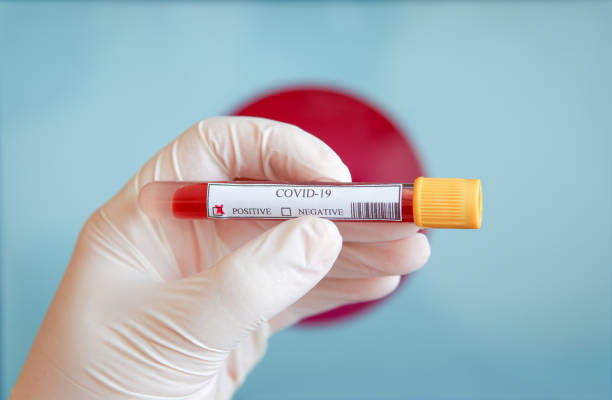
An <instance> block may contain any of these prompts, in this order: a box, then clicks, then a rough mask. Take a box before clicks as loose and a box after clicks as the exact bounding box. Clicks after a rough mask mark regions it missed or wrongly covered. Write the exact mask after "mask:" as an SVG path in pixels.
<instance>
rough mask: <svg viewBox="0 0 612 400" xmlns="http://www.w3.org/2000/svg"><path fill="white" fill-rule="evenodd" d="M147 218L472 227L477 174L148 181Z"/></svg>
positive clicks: (477, 221) (476, 220)
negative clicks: (409, 178) (398, 179)
mask: <svg viewBox="0 0 612 400" xmlns="http://www.w3.org/2000/svg"><path fill="white" fill-rule="evenodd" d="M138 201H139V205H140V207H141V209H142V210H143V211H144V212H145V213H146V214H147V215H149V216H150V217H153V218H180V219H216V220H223V219H273V220H284V219H290V218H297V217H300V216H303V215H314V216H318V217H323V218H328V219H331V220H334V221H359V222H367V221H379V222H380V221H384V222H414V223H415V224H416V225H418V226H419V227H423V228H458V229H478V228H480V225H481V221H482V186H481V183H480V180H479V179H456V178H425V177H419V178H417V179H416V180H415V182H414V183H355V182H351V183H330V182H304V183H289V182H269V181H232V182H152V183H149V184H147V185H145V186H144V187H143V188H142V189H141V191H140V195H139V199H138Z"/></svg>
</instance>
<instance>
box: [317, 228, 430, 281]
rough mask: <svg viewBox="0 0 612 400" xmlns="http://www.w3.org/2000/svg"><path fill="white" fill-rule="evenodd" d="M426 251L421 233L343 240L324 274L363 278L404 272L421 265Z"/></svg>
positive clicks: (424, 237) (427, 254)
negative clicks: (368, 240) (365, 240)
mask: <svg viewBox="0 0 612 400" xmlns="http://www.w3.org/2000/svg"><path fill="white" fill-rule="evenodd" d="M429 254H430V248H429V242H428V240H427V237H426V236H425V235H423V234H422V233H416V234H413V235H411V236H409V237H406V238H402V239H397V240H389V241H384V242H373V243H362V242H348V243H347V242H344V245H343V246H342V251H341V252H340V255H339V256H338V259H337V260H336V263H335V264H334V266H333V268H332V269H331V271H330V272H329V273H328V274H327V276H328V277H332V278H365V277H376V276H388V275H405V274H408V273H411V272H414V271H416V270H417V269H419V268H421V267H422V266H423V265H424V264H425V262H427V259H428V258H429Z"/></svg>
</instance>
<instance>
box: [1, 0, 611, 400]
mask: <svg viewBox="0 0 612 400" xmlns="http://www.w3.org/2000/svg"><path fill="white" fill-rule="evenodd" d="M0 46H1V47H0V68H1V69H0V119H1V125H0V129H1V130H0V135H1V160H2V165H1V173H2V175H1V178H2V179H1V184H2V198H1V202H2V203H1V204H2V213H1V215H0V218H1V226H2V231H1V245H2V247H1V256H2V397H3V398H6V397H7V396H8V392H9V389H10V387H11V386H12V385H13V383H14V381H15V379H16V377H17V375H18V372H19V369H20V368H21V365H22V363H23V360H24V359H25V356H26V354H27V352H28V348H29V346H30V344H31V342H32V340H33V338H34V336H35V334H36V330H37V328H38V326H39V324H40V322H41V320H42V318H43V316H44V313H45V310H46V308H47V306H48V304H49V302H50V300H51V298H52V296H53V292H54V290H55V288H56V286H57V284H58V282H59V280H60V278H61V276H62V273H63V270H64V268H65V266H66V264H67V262H68V260H69V257H70V254H71V251H72V247H73V245H74V242H75V239H76V237H77V234H78V231H79V228H80V226H81V225H82V224H83V222H84V221H85V219H86V218H87V216H88V214H89V213H90V212H92V211H93V210H94V209H96V208H97V207H98V206H99V205H100V204H101V203H103V202H104V201H106V199H108V198H109V197H110V196H112V195H113V194H114V193H115V192H116V191H117V190H118V189H119V188H120V187H121V186H122V185H123V183H124V182H126V181H127V180H128V179H129V177H130V176H131V175H132V174H133V173H134V172H135V171H136V170H137V169H138V167H139V166H140V165H141V164H142V163H143V162H145V161H146V160H147V159H148V158H149V157H150V156H151V155H152V154H154V153H155V152H156V151H157V150H158V149H159V148H161V147H162V146H163V145H164V144H165V143H167V142H168V141H170V140H171V139H172V138H173V137H174V136H176V135H177V134H179V133H180V132H182V130H184V129H185V128H187V127H188V126H189V125H190V124H192V123H193V122H195V121H196V120H198V119H200V118H203V117H206V116H211V115H218V114H223V113H227V112H228V111H229V110H231V109H232V108H234V107H235V106H236V105H238V104H240V103H241V102H242V101H244V100H246V99H248V98H250V97H251V96H253V95H255V94H258V93H260V92H261V91H262V90H267V89H272V88H278V87H279V86H282V85H284V84H295V83H305V82H306V83H308V82H313V83H322V84H332V85H335V86H339V87H344V88H347V89H349V90H352V91H355V92H357V93H359V94H361V95H363V96H366V97H367V98H369V99H371V100H372V101H374V102H376V103H377V104H379V105H381V106H382V107H384V108H385V109H386V110H387V111H388V112H389V113H390V114H391V115H392V116H393V117H394V118H395V119H396V120H397V121H399V122H400V123H401V124H402V125H403V126H404V127H406V128H407V129H409V130H410V131H411V132H412V136H411V139H412V140H413V142H414V143H415V145H416V146H417V148H418V149H419V151H420V154H421V156H422V159H423V161H424V163H425V167H426V170H427V171H428V172H429V173H430V174H431V175H433V176H459V177H481V178H482V179H483V182H484V196H485V197H484V227H483V229H481V230H480V231H474V232H472V231H470V232H468V231H439V232H435V233H434V234H433V235H432V238H431V239H432V248H433V254H432V257H431V260H430V262H429V264H428V265H427V267H426V268H425V269H423V270H422V271H420V272H419V273H418V274H416V275H415V276H414V279H413V280H412V281H411V283H410V284H409V285H408V286H406V287H404V288H403V289H404V290H402V291H401V292H400V293H399V294H398V295H397V296H395V297H393V298H392V299H391V301H389V302H388V303H386V304H385V305H384V306H382V307H380V308H378V309H376V311H375V312H373V313H370V314H369V315H367V316H365V317H363V318H360V319H357V320H354V321H352V322H350V323H346V324H343V325H339V326H334V327H330V328H323V329H294V330H289V331H287V332H283V333H281V334H279V335H277V336H275V337H274V338H273V339H272V341H271V347H270V350H269V353H268V355H267V358H266V359H265V360H264V361H263V362H262V363H261V365H260V366H259V367H258V368H257V369H256V371H255V372H254V373H253V374H252V376H251V377H250V378H249V379H248V381H247V383H246V385H245V386H244V387H243V389H242V390H241V391H240V392H239V395H238V396H237V397H238V398H239V399H247V398H249V399H262V398H276V399H285V398H300V399H307V398H328V399H331V398H336V399H338V398H341V399H366V398H368V399H381V398H398V399H399V398H402V399H403V398H415V399H416V398H418V399H442V398H444V399H608V398H610V395H611V373H612V371H611V365H612V364H611V361H612V360H611V346H610V344H611V333H612V332H611V322H612V319H611V318H612V313H611V297H610V292H611V287H612V286H611V284H612V282H611V276H610V267H611V264H612V259H611V256H612V252H611V251H610V244H611V243H612V213H611V211H612V196H611V194H612V193H611V188H612V161H611V152H612V139H611V138H612V5H611V3H610V2H576V3H572V2H536V3H531V2H509V3H503V2H498V3H487V2H473V3H472V2H434V3H426V2H416V3H410V2H405V3H403V2H389V3H382V4H381V3H377V2H371V3H360V4H352V3H348V2H340V3H335V4H327V3H323V2H315V3H310V4H306V3H289V4H281V3H277V2H272V3H264V4H255V3H239V2H232V3H227V4H224V5H218V4H216V3H210V2H202V3H199V2H183V3H175V4H166V3H162V2H155V3H152V4H148V3H145V2H135V3H129V4H123V3H121V2H101V3H96V2H87V3H85V4H79V3H76V2H74V3H73V2H68V3H33V2H32V3H30V2H26V3H21V4H17V3H3V4H0ZM347 117H350V116H347Z"/></svg>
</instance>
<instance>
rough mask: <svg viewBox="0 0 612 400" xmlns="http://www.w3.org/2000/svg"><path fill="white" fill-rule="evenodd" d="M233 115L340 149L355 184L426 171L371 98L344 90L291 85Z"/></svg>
mask: <svg viewBox="0 0 612 400" xmlns="http://www.w3.org/2000/svg"><path fill="white" fill-rule="evenodd" d="M233 114H234V115H244V116H253V117H262V118H269V119H274V120H277V121H282V122H286V123H290V124H293V125H297V126H299V127H300V128H302V129H304V130H305V131H307V132H309V133H311V134H313V135H315V136H317V137H318V138H319V139H321V140H323V141H324V142H325V143H327V144H328V145H329V146H330V147H331V148H332V149H334V151H335V152H336V153H338V155H339V156H340V157H341V158H342V160H343V161H344V163H345V164H346V165H347V166H348V167H349V169H350V171H351V175H352V177H353V181H354V182H412V181H414V179H416V178H417V177H419V176H422V175H424V174H423V167H422V166H421V163H420V162H419V159H418V157H417V154H416V151H415V150H414V148H413V147H412V145H411V144H410V142H409V140H408V135H407V133H406V132H405V131H402V130H401V129H400V128H399V126H398V125H397V124H396V123H394V122H393V121H392V119H391V118H390V117H389V116H388V115H386V114H385V113H384V112H382V111H381V110H380V109H379V108H377V107H376V106H374V105H373V104H372V103H371V102H368V101H366V100H364V99H363V98H360V97H359V96H356V95H354V94H351V93H347V92H346V91H343V90H339V89H332V88H327V87H322V86H294V87H291V88H286V89H283V90H277V91H273V92H268V93H266V94H264V95H262V96H258V97H256V98H255V99H254V100H252V101H249V102H248V103H246V104H245V105H243V106H242V107H240V108H238V109H237V110H236V111H235V112H234V113H233ZM381 300H384V299H380V300H375V301H369V302H363V303H355V304H350V305H346V306H342V307H339V308H336V309H334V310H330V311H327V312H324V313H322V314H319V315H315V316H313V317H310V318H308V319H306V320H304V321H302V324H315V323H327V322H332V321H333V322H335V321H339V320H341V319H345V318H347V317H349V316H355V315H357V314H358V313H360V312H363V311H365V310H367V309H369V308H371V307H372V306H373V305H375V304H377V303H379V302H380V301H381Z"/></svg>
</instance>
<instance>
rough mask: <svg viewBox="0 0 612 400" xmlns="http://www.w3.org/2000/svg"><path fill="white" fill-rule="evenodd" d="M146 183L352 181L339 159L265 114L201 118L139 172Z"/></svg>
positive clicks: (333, 153) (297, 130) (299, 130)
mask: <svg viewBox="0 0 612 400" xmlns="http://www.w3.org/2000/svg"><path fill="white" fill-rule="evenodd" d="M139 175H140V176H139V178H140V179H139V183H140V186H142V185H144V184H145V183H148V182H150V181H157V180H179V181H190V180H193V181H202V180H208V181H212V180H232V179H235V178H249V179H258V180H279V181H294V182H297V181H350V179H351V177H350V172H349V170H348V168H347V167H346V165H344V163H343V162H342V160H341V159H340V157H338V155H337V154H336V153H335V152H334V151H333V150H332V149H331V148H330V147H329V146H327V145H326V144H325V143H323V142H322V141H321V140H319V139H318V138H316V137H315V136H312V135H310V134H308V133H306V132H304V131H303V130H301V129H300V128H298V127H296V126H293V125H289V124H285V123H281V122H277V121H272V120H268V119H263V118H253V117H215V118H209V119H205V120H202V121H200V122H199V123H197V124H195V125H193V126H192V127H191V128H189V129H188V130H187V131H186V132H185V133H183V134H182V135H181V136H179V137H178V138H177V139H175V141H174V142H172V143H170V144H169V145H168V146H166V147H165V148H164V149H163V150H162V151H160V152H159V153H158V154H157V155H156V156H155V157H154V158H153V159H151V160H150V161H149V162H148V163H147V165H145V166H144V167H143V169H142V170H141V173H140V174H139Z"/></svg>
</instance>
